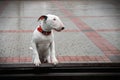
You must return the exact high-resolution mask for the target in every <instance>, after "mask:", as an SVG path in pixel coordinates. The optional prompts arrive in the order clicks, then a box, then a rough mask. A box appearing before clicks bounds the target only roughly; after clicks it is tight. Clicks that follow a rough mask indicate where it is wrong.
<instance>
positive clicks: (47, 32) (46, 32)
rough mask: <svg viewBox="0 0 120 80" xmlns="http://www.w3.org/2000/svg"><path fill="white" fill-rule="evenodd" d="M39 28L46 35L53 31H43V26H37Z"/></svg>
mask: <svg viewBox="0 0 120 80" xmlns="http://www.w3.org/2000/svg"><path fill="white" fill-rule="evenodd" d="M37 30H38V31H39V32H41V33H42V34H44V35H46V36H48V35H50V34H51V31H43V30H42V28H41V26H39V27H38V28H37Z"/></svg>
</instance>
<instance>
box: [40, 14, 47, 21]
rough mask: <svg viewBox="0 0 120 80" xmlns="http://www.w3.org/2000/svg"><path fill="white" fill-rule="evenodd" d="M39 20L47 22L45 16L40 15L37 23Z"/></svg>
mask: <svg viewBox="0 0 120 80" xmlns="http://www.w3.org/2000/svg"><path fill="white" fill-rule="evenodd" d="M39 20H47V16H45V15H42V16H40V17H39V18H38V21H39Z"/></svg>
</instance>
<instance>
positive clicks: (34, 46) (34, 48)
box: [32, 42, 41, 66]
mask: <svg viewBox="0 0 120 80" xmlns="http://www.w3.org/2000/svg"><path fill="white" fill-rule="evenodd" d="M32 47H33V53H34V56H33V57H34V61H33V62H34V64H35V65H36V66H39V65H40V64H41V62H40V59H39V54H38V51H37V47H36V43H35V42H32Z"/></svg>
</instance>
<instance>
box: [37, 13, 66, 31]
mask: <svg viewBox="0 0 120 80" xmlns="http://www.w3.org/2000/svg"><path fill="white" fill-rule="evenodd" d="M39 20H40V21H41V26H43V27H44V29H46V30H52V29H54V30H56V31H62V30H63V29H64V28H65V27H64V24H63V23H62V21H61V20H60V18H59V17H58V16H55V15H51V14H48V15H42V16H41V17H39V18H38V21H39Z"/></svg>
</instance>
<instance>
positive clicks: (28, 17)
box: [0, 0, 120, 63]
mask: <svg viewBox="0 0 120 80" xmlns="http://www.w3.org/2000/svg"><path fill="white" fill-rule="evenodd" d="M119 3H120V2H119V1H115V0H69V1H68V0H45V1H44V0H35V1H34V0H33V1H32V0H30V1H29V0H26V1H25V0H22V1H17V0H16V1H9V0H8V1H0V62H1V63H32V55H33V52H32V51H31V50H30V49H29V47H30V44H31V43H30V41H31V37H32V32H33V31H34V29H35V28H36V27H37V25H39V22H37V19H38V18H39V17H40V16H41V15H45V14H54V15H57V16H59V17H60V19H61V20H62V21H63V23H64V24H65V26H66V28H65V30H64V31H62V32H55V31H54V33H55V44H56V54H57V58H58V60H59V62H61V63H74V62H75V63H82V62H90V63H91V62H119V61H120V6H119Z"/></svg>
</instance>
